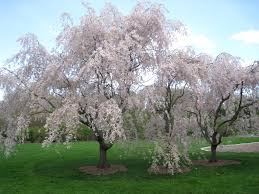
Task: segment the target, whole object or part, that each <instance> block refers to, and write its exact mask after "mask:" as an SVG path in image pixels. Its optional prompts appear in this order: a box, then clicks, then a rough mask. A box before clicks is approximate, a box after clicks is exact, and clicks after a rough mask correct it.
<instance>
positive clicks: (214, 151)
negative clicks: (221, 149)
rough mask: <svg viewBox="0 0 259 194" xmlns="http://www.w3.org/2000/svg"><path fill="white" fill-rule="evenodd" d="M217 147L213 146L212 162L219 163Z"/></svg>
mask: <svg viewBox="0 0 259 194" xmlns="http://www.w3.org/2000/svg"><path fill="white" fill-rule="evenodd" d="M217 146H218V145H211V158H210V162H217V161H218V160H217Z"/></svg>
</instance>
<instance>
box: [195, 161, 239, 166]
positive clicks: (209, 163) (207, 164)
mask: <svg viewBox="0 0 259 194" xmlns="http://www.w3.org/2000/svg"><path fill="white" fill-rule="evenodd" d="M192 163H193V165H195V166H208V167H213V166H226V165H233V164H241V162H240V161H237V160H218V161H217V162H209V161H208V160H193V161H192Z"/></svg>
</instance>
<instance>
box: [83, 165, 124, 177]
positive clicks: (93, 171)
mask: <svg viewBox="0 0 259 194" xmlns="http://www.w3.org/2000/svg"><path fill="white" fill-rule="evenodd" d="M79 170H80V171H81V172H84V173H86V174H90V175H110V174H114V173H117V172H127V171H128V168H127V167H126V166H124V165H120V164H116V165H111V166H110V167H109V168H105V169H100V168H97V166H82V167H80V168H79Z"/></svg>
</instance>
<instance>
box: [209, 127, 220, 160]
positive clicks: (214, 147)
mask: <svg viewBox="0 0 259 194" xmlns="http://www.w3.org/2000/svg"><path fill="white" fill-rule="evenodd" d="M217 134H218V133H217V132H214V133H213V135H212V137H211V140H212V141H211V146H210V150H211V158H210V160H209V162H217V161H218V160H217V147H218V145H219V144H220V141H218V140H217Z"/></svg>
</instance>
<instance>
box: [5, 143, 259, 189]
mask: <svg viewBox="0 0 259 194" xmlns="http://www.w3.org/2000/svg"><path fill="white" fill-rule="evenodd" d="M253 141H259V138H225V139H224V142H223V143H227V144H228V143H241V142H253ZM201 145H202V146H203V145H204V146H206V143H204V142H200V143H197V141H196V142H195V143H194V144H193V146H192V149H191V151H192V152H195V150H198V148H199V147H200V146H201ZM146 147H147V144H145V143H143V142H141V143H139V144H138V145H137V146H134V149H132V150H131V151H130V152H128V154H127V155H125V154H123V155H122V157H121V154H122V153H121V149H119V148H118V146H115V147H113V148H112V149H111V150H110V151H109V155H108V157H109V161H110V162H111V163H113V164H124V165H126V166H127V167H128V172H126V173H118V174H114V175H111V176H91V175H86V174H84V173H81V172H79V170H78V168H79V167H80V166H83V165H87V164H96V163H97V161H98V145H97V144H96V143H95V142H79V143H75V144H74V145H73V146H72V148H71V149H68V150H67V149H66V148H64V147H63V146H61V145H59V146H56V148H55V149H54V148H48V149H43V148H41V145H40V144H24V145H20V146H19V147H18V148H17V152H16V153H15V155H13V156H12V157H11V158H9V159H3V158H1V159H0V193H7V194H9V193H26V194H27V193H35V194H37V193H54V194H56V193H90V194H94V193H123V194H126V193H131V194H135V193H147V194H152V193H154V194H158V193H180V194H181V193H209V194H211V193H217V194H222V193H234V194H239V193H240V194H241V193H242V194H245V193H255V194H258V193H259V153H257V154H256V153H244V154H243V153H242V154H240V153H220V154H218V156H219V158H220V159H236V160H241V161H242V164H241V165H232V166H225V167H210V168H209V167H193V169H192V171H191V172H189V173H186V174H179V175H175V176H170V175H166V176H165V175H150V174H148V173H147V168H148V167H149V163H148V160H144V159H143V157H141V156H140V154H139V152H141V151H145V150H147V149H146ZM133 150H135V151H133Z"/></svg>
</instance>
